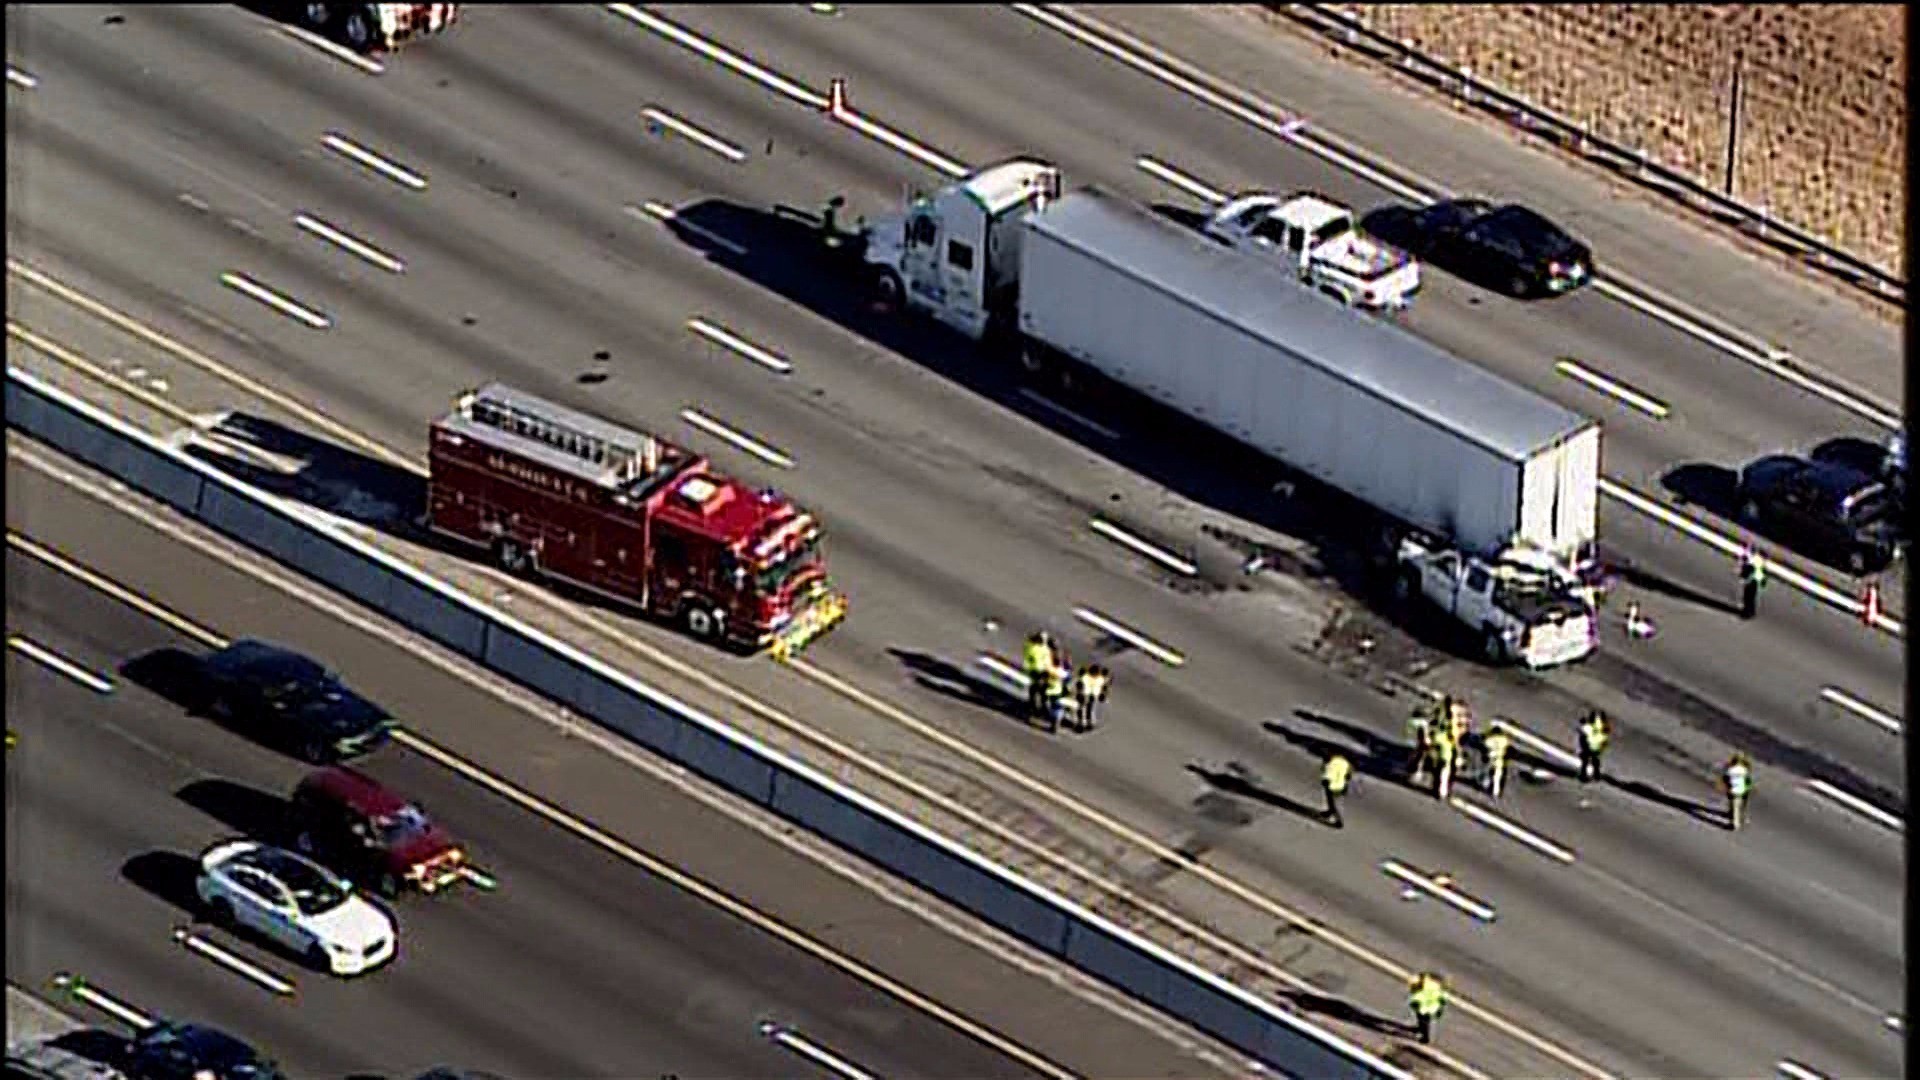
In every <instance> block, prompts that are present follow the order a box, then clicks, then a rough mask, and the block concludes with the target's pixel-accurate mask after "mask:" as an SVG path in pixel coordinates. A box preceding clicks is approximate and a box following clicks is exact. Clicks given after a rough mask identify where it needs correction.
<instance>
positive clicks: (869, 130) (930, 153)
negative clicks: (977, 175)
mask: <svg viewBox="0 0 1920 1080" xmlns="http://www.w3.org/2000/svg"><path fill="white" fill-rule="evenodd" d="M834 84H835V90H836V92H835V93H834V94H833V95H831V96H830V97H829V98H828V103H829V107H828V109H827V116H828V118H830V119H833V120H837V121H839V122H840V123H842V124H845V125H847V126H848V127H850V128H852V129H853V130H855V131H857V132H859V133H860V134H862V135H865V136H866V137H867V138H869V139H873V140H874V141H876V142H881V143H885V144H886V145H888V146H891V147H892V148H894V149H895V150H898V151H900V152H901V153H903V154H905V155H907V156H908V157H910V158H913V159H914V160H915V161H918V162H920V163H921V164H923V165H927V166H929V167H931V168H934V169H938V170H939V171H941V172H943V173H946V174H947V175H948V176H951V177H954V178H956V179H957V178H959V177H962V176H965V175H966V174H967V173H968V172H969V171H971V170H969V169H968V168H967V166H966V165H965V164H963V163H961V162H958V161H955V160H954V159H952V158H950V157H948V156H947V155H945V154H943V153H941V152H940V151H938V150H935V149H934V148H933V147H931V146H928V145H927V144H925V143H921V142H915V141H914V140H912V139H909V138H908V137H906V136H905V135H902V134H900V133H899V132H897V131H895V130H893V129H892V128H890V127H887V126H885V125H883V124H880V123H878V122H876V121H873V120H869V119H867V118H866V117H864V116H862V115H860V114H859V113H857V112H854V111H853V110H852V109H851V108H849V107H848V106H847V104H846V97H845V95H846V83H845V82H844V81H842V80H839V79H835V80H834Z"/></svg>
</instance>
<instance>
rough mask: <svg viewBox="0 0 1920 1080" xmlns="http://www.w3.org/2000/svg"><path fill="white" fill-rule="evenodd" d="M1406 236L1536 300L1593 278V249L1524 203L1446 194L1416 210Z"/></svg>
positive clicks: (1412, 246)
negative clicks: (1458, 197) (1451, 197)
mask: <svg viewBox="0 0 1920 1080" xmlns="http://www.w3.org/2000/svg"><path fill="white" fill-rule="evenodd" d="M1405 231H1406V235H1405V236H1404V237H1396V239H1398V240H1399V242H1400V243H1401V244H1403V245H1405V246H1406V247H1407V248H1408V249H1409V250H1410V251H1411V252H1412V253H1413V254H1415V255H1418V256H1419V257H1421V258H1423V259H1425V260H1426V261H1428V262H1430V263H1432V264H1433V265H1435V266H1438V267H1442V268H1444V269H1446V270H1449V271H1451V272H1452V273H1454V274H1457V275H1459V276H1460V277H1463V278H1466V279H1468V280H1470V281H1475V282H1480V283H1485V284H1489V285H1491V286H1494V287H1496V288H1500V289H1503V290H1504V291H1506V292H1507V293H1508V294H1509V295H1511V296H1514V297H1517V298H1520V299H1530V298H1533V297H1538V296H1558V295H1561V294H1563V293H1569V292H1572V291H1574V290H1575V289H1578V288H1580V287H1581V286H1583V285H1585V284H1587V283H1588V282H1590V281H1592V280H1593V251H1592V249H1590V248H1589V247H1588V246H1587V245H1586V244H1585V243H1583V242H1581V241H1579V240H1576V239H1574V238H1573V237H1572V236H1571V235H1569V234H1568V233H1567V232H1566V230H1564V229H1562V228H1561V227H1560V226H1558V225H1555V224H1554V223H1553V222H1551V221H1548V220H1547V219H1546V218H1545V217H1543V216H1541V215H1540V214H1539V213H1537V212H1535V211H1533V210H1529V209H1527V208H1526V207H1524V206H1521V205H1519V204H1518V203H1507V204H1505V205H1501V206H1496V205H1494V204H1493V203H1491V202H1489V201H1488V200H1486V199H1474V198H1466V199H1443V200H1441V201H1440V202H1436V203H1434V204H1432V205H1430V206H1428V207H1426V208H1424V209H1421V210H1418V211H1416V212H1414V214H1413V215H1412V217H1411V218H1410V219H1409V220H1408V222H1407V225H1406V230H1405Z"/></svg>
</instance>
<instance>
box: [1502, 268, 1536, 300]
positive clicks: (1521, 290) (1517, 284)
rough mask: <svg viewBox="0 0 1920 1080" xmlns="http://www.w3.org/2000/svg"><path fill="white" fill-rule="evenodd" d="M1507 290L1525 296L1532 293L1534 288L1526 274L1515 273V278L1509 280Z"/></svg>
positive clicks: (1515, 294)
mask: <svg viewBox="0 0 1920 1080" xmlns="http://www.w3.org/2000/svg"><path fill="white" fill-rule="evenodd" d="M1507 291H1508V292H1510V293H1512V294H1513V295H1514V296H1517V297H1523V298H1524V297H1526V296H1527V295H1528V294H1530V293H1532V292H1533V289H1532V287H1531V284H1530V283H1529V282H1528V281H1527V279H1526V277H1525V276H1524V275H1521V274H1515V275H1514V276H1513V278H1512V279H1511V280H1509V281H1508V282H1507Z"/></svg>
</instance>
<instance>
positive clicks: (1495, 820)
mask: <svg viewBox="0 0 1920 1080" xmlns="http://www.w3.org/2000/svg"><path fill="white" fill-rule="evenodd" d="M1447 802H1448V803H1449V804H1450V805H1452V807H1453V808H1454V809H1455V810H1458V811H1460V812H1461V813H1463V814H1465V815H1467V816H1468V817H1470V818H1472V819H1473V820H1475V821H1477V822H1479V823H1480V824H1482V825H1485V826H1487V827H1488V828H1490V829H1495V830H1498V831H1499V832H1503V833H1506V834H1507V835H1508V836H1510V837H1512V838H1513V839H1515V840H1518V841H1520V842H1521V843H1523V844H1525V845H1527V846H1528V847H1530V848H1532V849H1534V850H1535V851H1538V852H1539V853H1540V854H1542V855H1545V856H1546V857H1547V858H1549V859H1552V860H1554V861H1555V862H1561V863H1566V864H1568V865H1571V864H1572V863H1573V860H1574V854H1573V851H1572V849H1570V848H1565V847H1562V846H1560V845H1559V844H1556V843H1554V842H1553V841H1551V840H1549V839H1547V838H1546V837H1544V836H1541V835H1540V834H1539V833H1536V832H1533V831H1532V830H1530V829H1524V828H1521V827H1520V826H1519V825H1516V824H1514V823H1513V822H1511V821H1509V820H1507V819H1506V818H1504V817H1501V816H1500V815H1499V814H1496V813H1494V812H1493V811H1491V810H1485V809H1482V808H1480V807H1478V806H1475V805H1474V804H1472V803H1470V802H1468V801H1466V800H1465V799H1462V798H1461V797H1460V796H1458V795H1455V796H1453V797H1452V798H1450V799H1448V800H1447Z"/></svg>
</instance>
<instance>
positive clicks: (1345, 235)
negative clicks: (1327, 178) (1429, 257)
mask: <svg viewBox="0 0 1920 1080" xmlns="http://www.w3.org/2000/svg"><path fill="white" fill-rule="evenodd" d="M1202 231H1203V232H1205V233H1206V235H1207V236H1208V237H1210V238H1212V239H1214V240H1217V241H1219V242H1220V243H1223V244H1226V245H1227V246H1228V247H1232V248H1235V249H1238V250H1241V251H1250V252H1254V253H1257V254H1264V255H1268V256H1271V257H1277V258H1279V259H1280V260H1281V261H1282V262H1283V263H1284V264H1285V265H1287V266H1288V267H1289V268H1290V269H1292V271H1293V272H1294V273H1297V274H1299V275H1300V277H1301V279H1302V280H1304V281H1306V282H1307V283H1309V284H1311V285H1313V286H1314V287H1316V288H1318V289H1319V290H1320V291H1321V292H1324V293H1326V294H1328V295H1329V296H1332V297H1333V298H1335V299H1336V300H1339V301H1340V302H1341V303H1343V304H1348V305H1351V306H1354V307H1361V308H1372V309H1376V310H1384V309H1401V308H1406V307H1408V306H1409V305H1411V304H1412V303H1413V295H1414V294H1415V293H1417V292H1419V291H1420V264H1419V263H1418V262H1416V261H1414V259H1413V258H1412V257H1411V256H1409V255H1407V254H1406V253H1405V252H1402V251H1399V250H1397V249H1395V248H1392V247H1389V246H1387V245H1386V244H1383V243H1381V242H1380V241H1378V240H1375V239H1373V238H1372V237H1370V236H1368V235H1367V234H1366V233H1364V232H1362V231H1360V227H1359V225H1358V224H1357V223H1356V222H1355V221H1354V218H1353V211H1352V210H1350V209H1348V208H1347V207H1344V206H1341V205H1340V204H1339V203H1336V202H1334V201H1332V200H1331V199H1327V198H1325V197H1323V196H1320V195H1314V194H1310V193H1302V194H1297V195H1289V196H1280V195H1267V194H1249V195H1240V196H1237V197H1235V198H1233V199H1229V200H1228V201H1227V202H1226V203H1225V204H1223V205H1222V206H1221V207H1220V209H1219V210H1218V211H1216V212H1215V213H1214V215H1213V216H1212V217H1211V218H1208V219H1207V223H1206V225H1205V226H1204V227H1203V228H1202Z"/></svg>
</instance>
